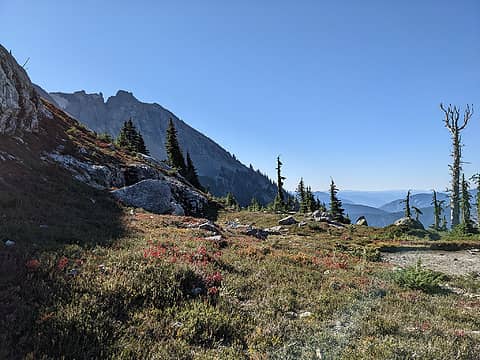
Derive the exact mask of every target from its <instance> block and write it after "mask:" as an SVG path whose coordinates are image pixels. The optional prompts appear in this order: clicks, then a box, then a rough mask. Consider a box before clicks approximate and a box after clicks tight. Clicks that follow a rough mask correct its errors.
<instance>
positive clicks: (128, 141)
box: [116, 118, 149, 155]
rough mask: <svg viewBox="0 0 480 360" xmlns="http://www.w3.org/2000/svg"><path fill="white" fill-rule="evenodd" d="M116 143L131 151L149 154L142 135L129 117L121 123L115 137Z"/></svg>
mask: <svg viewBox="0 0 480 360" xmlns="http://www.w3.org/2000/svg"><path fill="white" fill-rule="evenodd" d="M116 144H117V145H118V146H119V147H121V148H123V149H126V150H128V151H131V152H137V153H142V154H145V155H148V154H149V152H148V149H147V147H146V146H145V142H144V140H143V136H142V134H140V132H139V131H137V128H136V127H135V125H134V124H133V121H132V119H131V118H130V119H128V120H127V121H125V122H124V123H123V126H122V129H121V130H120V133H119V134H118V137H117V139H116Z"/></svg>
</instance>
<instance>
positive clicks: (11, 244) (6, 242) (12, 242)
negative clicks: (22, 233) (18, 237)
mask: <svg viewBox="0 0 480 360" xmlns="http://www.w3.org/2000/svg"><path fill="white" fill-rule="evenodd" d="M13 245H15V241H13V240H7V241H5V246H8V247H10V246H13Z"/></svg>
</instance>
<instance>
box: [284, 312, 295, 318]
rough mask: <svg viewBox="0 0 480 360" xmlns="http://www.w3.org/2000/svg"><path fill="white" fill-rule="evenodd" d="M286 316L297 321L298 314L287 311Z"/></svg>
mask: <svg viewBox="0 0 480 360" xmlns="http://www.w3.org/2000/svg"><path fill="white" fill-rule="evenodd" d="M285 315H286V316H287V318H289V319H295V318H296V317H297V313H296V312H295V311H287V312H286V313H285Z"/></svg>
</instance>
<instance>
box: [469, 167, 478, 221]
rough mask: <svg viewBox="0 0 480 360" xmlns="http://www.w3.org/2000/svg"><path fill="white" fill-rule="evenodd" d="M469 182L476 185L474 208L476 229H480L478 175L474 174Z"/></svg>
mask: <svg viewBox="0 0 480 360" xmlns="http://www.w3.org/2000/svg"><path fill="white" fill-rule="evenodd" d="M470 180H472V181H474V182H475V184H476V185H477V189H476V190H477V195H476V197H475V206H476V207H477V227H479V228H480V174H474V175H473V176H472V177H471V178H470Z"/></svg>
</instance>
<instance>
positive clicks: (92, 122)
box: [36, 86, 277, 206]
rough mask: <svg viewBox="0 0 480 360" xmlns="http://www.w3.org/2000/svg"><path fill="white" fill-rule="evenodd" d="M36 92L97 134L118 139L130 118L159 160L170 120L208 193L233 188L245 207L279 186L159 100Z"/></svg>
mask: <svg viewBox="0 0 480 360" xmlns="http://www.w3.org/2000/svg"><path fill="white" fill-rule="evenodd" d="M36 90H37V92H38V93H39V95H40V96H42V97H44V98H45V99H47V100H48V101H50V102H52V103H54V105H56V106H57V107H59V108H60V109H62V110H64V111H66V112H67V113H69V114H70V115H72V116H73V117H75V118H76V119H78V120H79V121H81V122H82V123H83V124H85V125H86V126H87V127H88V128H90V129H91V130H94V131H96V132H97V133H104V132H107V133H109V134H110V135H112V136H114V137H116V136H117V135H118V133H119V131H120V128H121V127H122V125H123V123H124V121H126V120H128V119H129V118H132V120H133V122H134V124H135V125H136V126H137V128H138V129H139V130H140V132H141V133H142V135H143V137H144V140H145V143H146V145H147V148H148V149H149V151H150V153H151V155H152V156H153V157H155V158H157V159H158V160H164V159H166V157H167V155H166V152H165V135H166V129H167V125H168V121H169V119H170V118H171V119H172V120H173V123H174V125H175V128H176V130H177V132H178V140H179V143H180V146H181V148H182V150H183V151H184V152H185V153H186V152H187V151H188V152H189V153H190V156H191V158H192V160H193V162H194V164H195V166H196V168H197V171H198V175H199V179H200V182H201V183H202V185H203V186H204V187H205V188H207V189H208V190H209V191H210V192H211V193H212V194H214V195H216V196H224V195H226V193H227V192H232V193H233V194H234V195H235V197H236V199H237V201H238V202H239V203H240V204H241V205H244V206H245V205H248V204H249V203H250V201H251V199H252V198H253V197H255V198H256V199H257V200H258V201H260V202H261V203H263V204H266V203H269V202H271V201H272V200H273V198H274V197H275V194H276V191H277V187H276V185H275V184H274V183H273V182H272V181H271V180H270V179H269V178H268V177H266V176H265V175H264V174H262V173H261V172H260V171H259V170H255V169H253V167H252V166H250V167H247V166H245V165H243V164H242V163H241V162H240V161H238V160H237V159H236V158H235V157H234V156H233V155H231V154H230V153H229V152H228V151H226V150H225V149H223V148H222V147H221V146H220V145H218V144H217V143H215V142H214V141H213V140H211V139H210V138H208V137H207V136H205V135H203V134H202V133H200V132H199V131H197V130H195V129H193V128H192V127H191V126H189V125H188V124H187V123H185V122H184V121H182V120H180V119H179V118H178V117H177V116H176V115H175V114H174V113H172V112H170V111H169V110H167V109H165V108H163V107H162V106H160V105H159V104H156V103H153V104H148V103H144V102H141V101H139V100H138V99H136V98H135V96H134V95H133V94H132V93H130V92H127V91H123V90H119V91H118V92H117V94H116V95H115V96H111V97H109V98H108V99H107V100H105V99H104V98H103V95H102V94H101V93H98V94H87V93H86V92H85V91H77V92H74V93H62V92H52V93H48V92H47V91H45V90H44V89H42V88H40V87H39V86H36Z"/></svg>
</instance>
